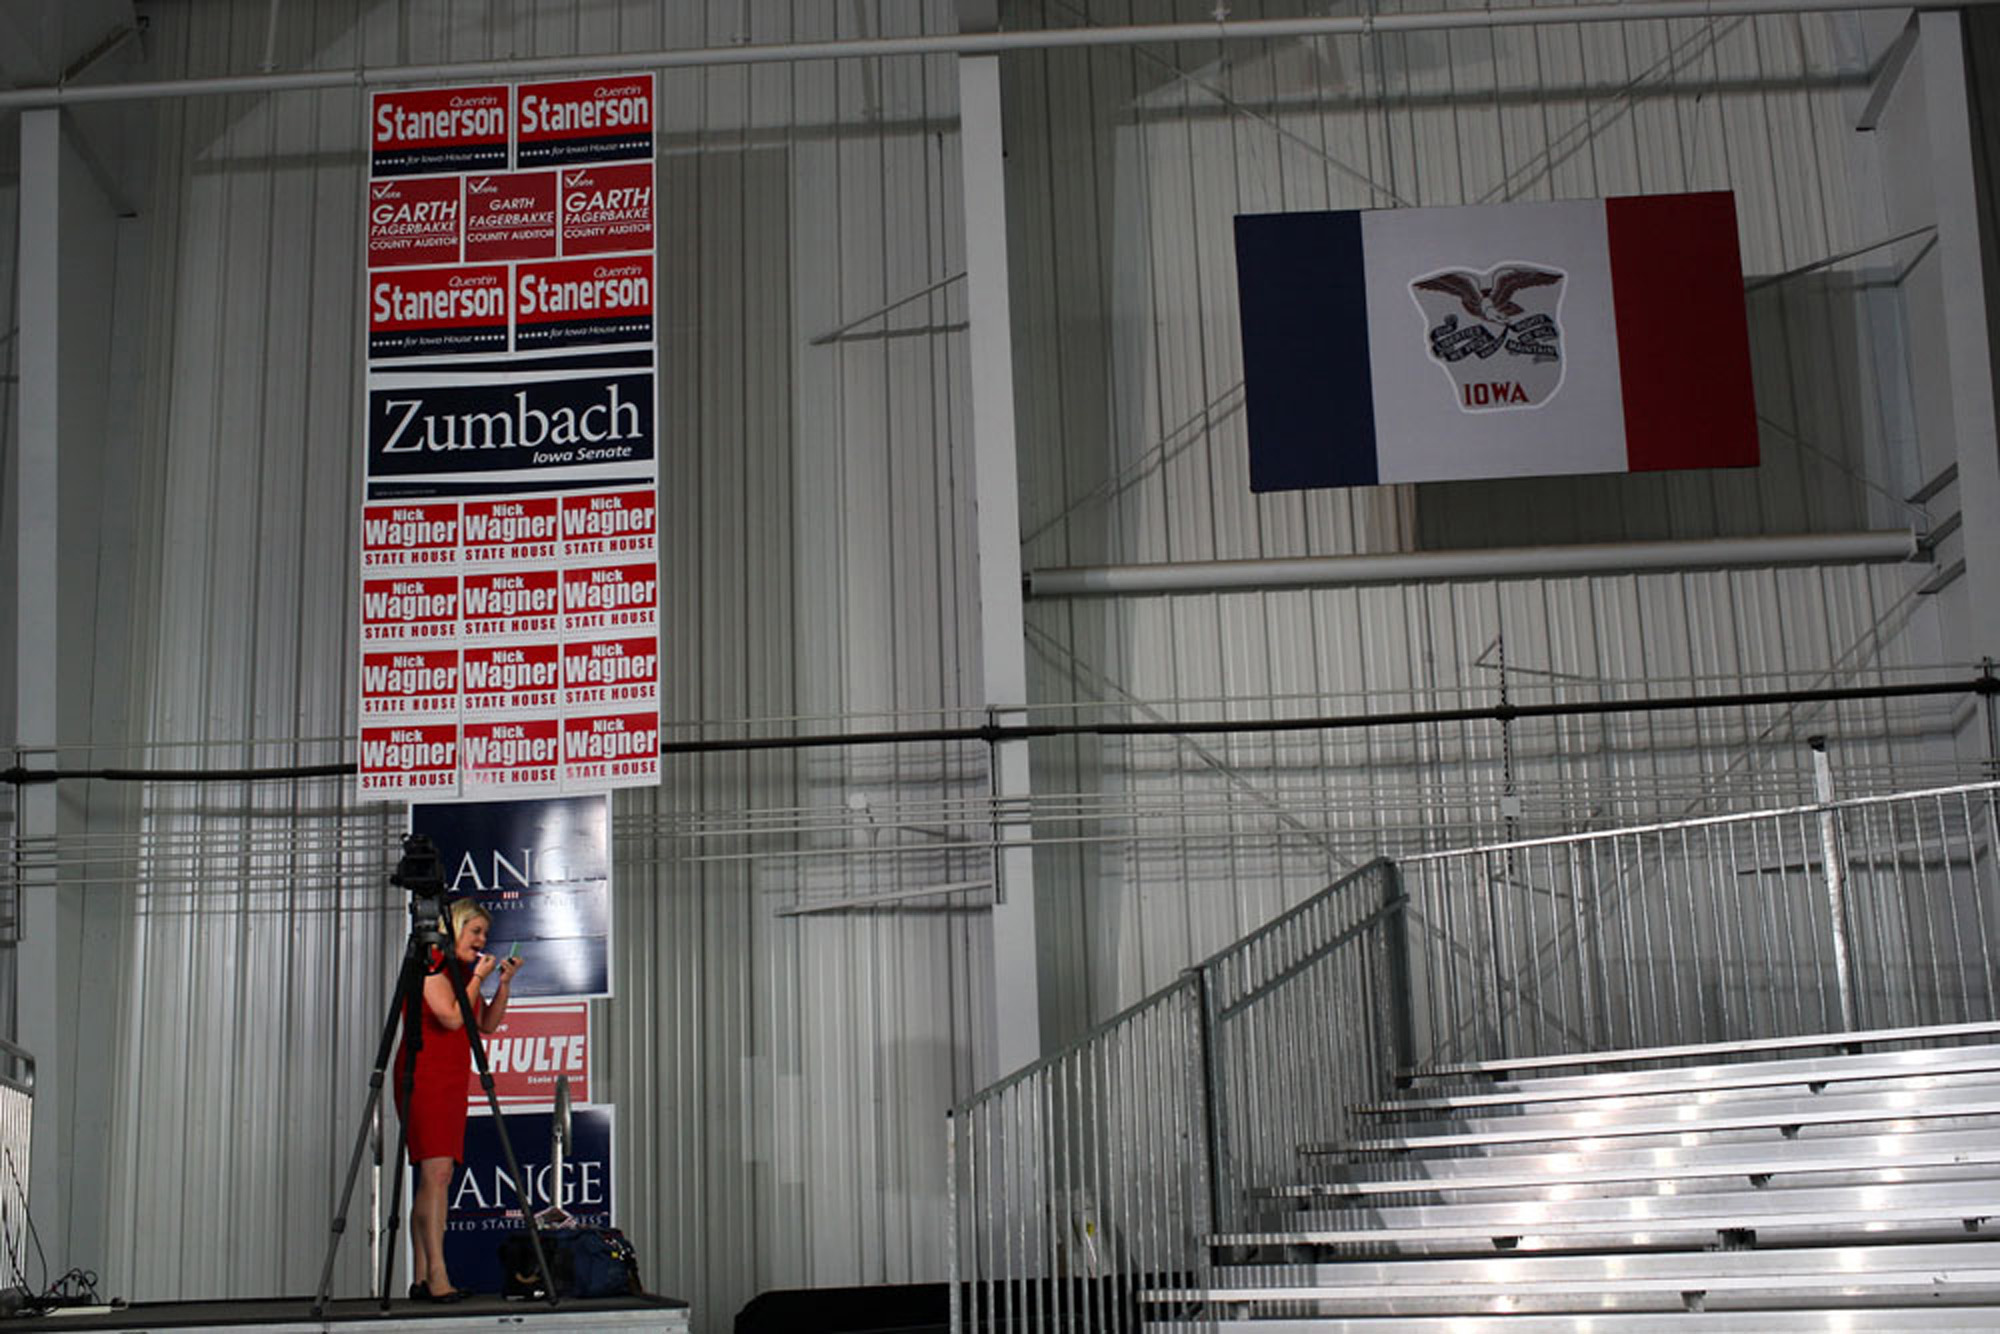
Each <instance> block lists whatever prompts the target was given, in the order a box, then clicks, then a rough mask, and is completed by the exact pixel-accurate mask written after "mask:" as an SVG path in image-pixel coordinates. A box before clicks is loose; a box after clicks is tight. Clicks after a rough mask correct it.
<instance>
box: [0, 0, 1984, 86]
mask: <svg viewBox="0 0 2000 1334" xmlns="http://www.w3.org/2000/svg"><path fill="white" fill-rule="evenodd" d="M1996 4H2000V0H1917V3H1915V4H1909V3H1903V4H1896V3H1892V0H1637V2H1636V3H1632V4H1603V3H1596V4H1579V5H1550V6H1528V7H1517V8H1508V9H1465V10H1437V11H1431V12H1427V13H1418V14H1377V15H1356V16H1340V17H1331V16H1329V17H1319V18H1285V19H1226V20H1223V21H1221V22H1213V23H1152V24H1132V25H1111V26H1105V27H1089V28H1041V29H1033V30H1028V31H1023V32H957V33H922V34H916V35H912V36H907V37H865V38H849V39H842V40H834V41H819V42H773V43H765V44H755V43H752V44H745V45H740V46H736V45H732V46H719V47H692V48H688V49H685V50H671V51H618V52H611V53H607V54H602V55H572V56H551V57H545V58H539V59H533V60H485V61H466V62H460V63H445V64H434V65H383V66H379V67H374V68H369V67H361V68H356V69H342V70H311V71H302V72H299V73H294V74H257V75H239V76H232V77H224V78H211V79H170V80H160V81H154V82H144V83H124V84H104V85H97V86H92V87H87V88H74V87H62V86H56V87H40V88H17V89H10V90H7V91H4V92H0V109H23V108H28V107H46V106H70V105H76V104H80V103H86V102H131V101H151V100H157V99H161V98H175V97H209V96H219V95H223V94H230V93H259V92H285V91H301V90H312V89H320V88H350V87H374V86H377V85H384V84H405V83H439V82H450V81H454V80H471V79H522V78H539V77H543V76H547V75H562V74H590V73H595V72H606V73H608V72H612V71H628V70H634V69H693V68H700V67H703V66H712V65H757V64H767V63H772V62H788V61H801V60H854V59H859V58H876V57H884V56H943V55H961V56H969V55H998V54H1001V53H1003V52H1009V51H1052V50H1064V49H1076V48H1084V47H1104V46H1144V45H1151V44H1157V43H1166V42H1217V41H1225V42H1234V41H1277V40H1285V39H1290V38H1295V37H1333V36H1358V37H1370V36H1376V35H1379V34H1383V33H1392V32H1440V31H1448V30H1453V29H1472V30H1476V29H1493V28H1539V27H1552V26H1558V25H1567V24H1572V23H1638V22H1648V21H1650V22H1658V21H1660V20H1668V19H1680V20H1696V21H1707V20H1713V19H1722V18H1734V17H1739V16H1749V15H1759V14H1845V13H1857V12H1862V11H1872V10H1898V11H1911V10H1918V11H1922V10H1959V9H1973V8H1985V7H1987V6H1991V5H1996Z"/></svg>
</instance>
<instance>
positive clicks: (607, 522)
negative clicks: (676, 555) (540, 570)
mask: <svg viewBox="0 0 2000 1334" xmlns="http://www.w3.org/2000/svg"><path fill="white" fill-rule="evenodd" d="M659 521H660V497H659V493H658V492H657V491H654V490H652V489H651V488H648V489H646V490H644V491H613V492H609V493H606V492H591V491H586V492H582V493H580V494H577V495H572V496H564V497H563V502H562V536H563V554H564V555H565V556H569V557H571V558H572V559H582V558H585V557H594V556H624V557H632V556H650V555H652V554H653V553H654V552H655V551H656V550H658V548H659Z"/></svg>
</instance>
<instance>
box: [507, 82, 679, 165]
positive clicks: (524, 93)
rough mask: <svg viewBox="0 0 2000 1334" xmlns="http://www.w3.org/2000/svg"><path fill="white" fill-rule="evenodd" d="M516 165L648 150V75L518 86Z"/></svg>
mask: <svg viewBox="0 0 2000 1334" xmlns="http://www.w3.org/2000/svg"><path fill="white" fill-rule="evenodd" d="M518 105H519V112H518V115H517V117H516V121H517V129H518V132H519V136H520V143H521V151H520V159H521V165H522V166H524V167H555V166H563V165H566V164H570V163H576V162H606V161H610V160H612V159H614V158H643V159H646V160H648V161H650V160H651V159H652V156H653V76H652V75H650V74H626V75H614V76H612V77H610V78H604V79H570V80H567V81H564V82H561V83H529V84H523V85H522V86H521V98H520V102H519V104H518Z"/></svg>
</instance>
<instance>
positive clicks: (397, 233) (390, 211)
mask: <svg viewBox="0 0 2000 1334" xmlns="http://www.w3.org/2000/svg"><path fill="white" fill-rule="evenodd" d="M461 217H462V215H461V210H460V207H459V197H458V177H456V176H440V177H412V178H410V179H408V180H387V181H371V182H370V183H369V186H368V267H369V268H371V269H393V268H404V267H407V266H409V265H411V264H456V263H458V255H459V245H458V241H459V223H460V221H461Z"/></svg>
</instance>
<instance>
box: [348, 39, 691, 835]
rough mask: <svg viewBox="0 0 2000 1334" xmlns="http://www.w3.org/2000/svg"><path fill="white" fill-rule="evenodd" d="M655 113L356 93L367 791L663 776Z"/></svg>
mask: <svg viewBox="0 0 2000 1334" xmlns="http://www.w3.org/2000/svg"><path fill="white" fill-rule="evenodd" d="M653 107H654V92H653V76H652V75H650V74H633V75H618V76H614V77H607V78H600V79H575V80H565V81H561V82H551V83H524V84H514V85H508V84H487V85H481V86H478V87H468V88H425V89H415V90H403V91H397V92H384V93H377V94H376V95H375V96H374V97H373V98H372V100H371V104H370V107H369V117H368V133H369V142H370V157H369V163H370V171H369V180H368V198H367V225H366V232H367V238H368V254H367V266H366V267H367V297H366V306H367V312H368V323H367V334H366V337H367V349H366V352H367V365H368V374H367V390H366V393H367V401H366V403H365V404H364V405H363V407H364V410H363V420H364V421H365V422H366V431H367V460H368V461H367V470H366V474H365V480H364V494H363V504H362V515H361V636H360V639H361V707H360V714H361V756H360V789H361V793H362V795H364V796H367V797H376V798H404V797H410V798H421V799H436V798H442V797H459V796H463V797H474V798H489V799H490V798H506V797H516V796H536V795H546V794H553V793H569V792H591V791H601V790H604V789H607V788H614V787H630V786H638V785H650V784H653V783H657V782H658V781H659V777H660V578H659V466H658V421H659V390H658V374H657V372H658V367H657V363H656V355H655V341H654V332H655V329H654V290H655V289H654V276H653V263H654V245H653V236H654V228H653V219H654V215H655V203H656V201H655V194H654V191H655V182H654V171H653Z"/></svg>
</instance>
